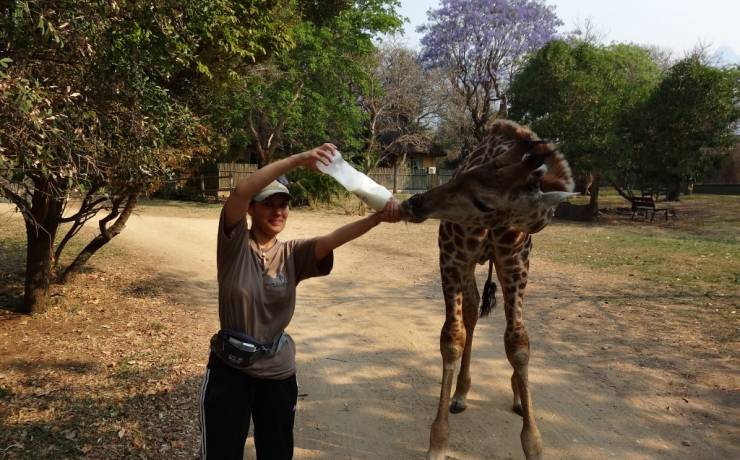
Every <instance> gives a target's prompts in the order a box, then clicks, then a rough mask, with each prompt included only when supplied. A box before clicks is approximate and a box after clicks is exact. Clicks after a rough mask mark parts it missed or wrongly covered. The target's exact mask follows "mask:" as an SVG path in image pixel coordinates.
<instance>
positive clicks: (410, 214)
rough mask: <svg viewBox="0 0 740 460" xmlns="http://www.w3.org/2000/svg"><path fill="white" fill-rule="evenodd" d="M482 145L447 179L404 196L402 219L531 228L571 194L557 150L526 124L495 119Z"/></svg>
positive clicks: (549, 216)
mask: <svg viewBox="0 0 740 460" xmlns="http://www.w3.org/2000/svg"><path fill="white" fill-rule="evenodd" d="M484 144H485V145H481V146H479V147H478V148H477V149H475V150H474V151H473V153H472V154H471V157H470V158H468V160H470V161H467V162H466V163H463V164H461V167H460V170H458V172H457V173H456V174H455V176H454V177H453V179H452V180H450V181H449V182H448V183H446V184H444V185H441V186H439V187H435V188H433V189H431V190H429V191H427V192H425V193H421V194H418V195H414V196H412V197H411V198H409V199H408V200H406V201H404V202H403V203H402V204H401V213H402V216H403V218H404V219H405V220H407V221H410V222H422V221H424V220H426V219H430V218H431V219H441V220H447V221H450V222H455V223H459V224H463V225H475V226H482V227H493V226H498V225H508V226H511V227H513V228H516V229H518V230H523V231H527V232H530V233H534V232H536V231H539V230H541V229H542V228H543V227H544V226H545V225H547V223H548V222H549V221H550V220H551V219H552V217H553V215H554V212H555V207H556V206H557V204H558V203H560V202H562V201H564V200H566V199H567V198H568V197H570V196H572V195H574V194H573V193H570V192H571V191H572V190H573V179H572V177H571V173H570V168H569V166H568V163H567V161H566V160H565V158H564V157H563V155H562V154H561V153H559V152H557V150H556V148H555V147H554V146H553V145H552V144H550V143H547V142H544V141H541V140H540V139H538V138H537V137H536V136H535V135H534V133H532V132H531V131H529V130H528V129H526V128H523V127H521V126H519V125H517V124H515V123H512V122H508V121H507V122H498V123H495V124H494V125H493V127H492V129H491V134H490V136H489V137H488V138H487V140H486V142H485V143H484ZM476 156H477V158H476Z"/></svg>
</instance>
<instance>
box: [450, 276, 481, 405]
mask: <svg viewBox="0 0 740 460" xmlns="http://www.w3.org/2000/svg"><path fill="white" fill-rule="evenodd" d="M466 273H467V275H468V276H467V277H466V278H465V286H464V294H463V324H464V325H465V348H464V349H463V355H462V359H461V361H460V372H459V374H458V375H457V384H456V385H455V395H454V396H453V397H452V404H450V412H451V413H453V414H459V413H460V412H462V411H464V410H465V409H467V407H468V404H467V397H468V392H469V391H470V383H471V378H470V358H471V350H472V348H473V332H474V331H475V325H476V323H477V322H478V303H479V301H480V296H479V295H478V287H477V286H476V284H475V266H472V267H470V269H469V270H468V271H467V272H466Z"/></svg>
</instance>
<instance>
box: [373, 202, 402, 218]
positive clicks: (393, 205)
mask: <svg viewBox="0 0 740 460" xmlns="http://www.w3.org/2000/svg"><path fill="white" fill-rule="evenodd" d="M376 215H377V218H378V220H379V221H380V222H391V223H393V222H398V221H399V220H401V209H400V203H399V202H398V200H397V199H395V198H391V199H390V200H388V202H387V203H386V204H385V207H384V208H383V209H382V210H380V211H378V212H377V213H376Z"/></svg>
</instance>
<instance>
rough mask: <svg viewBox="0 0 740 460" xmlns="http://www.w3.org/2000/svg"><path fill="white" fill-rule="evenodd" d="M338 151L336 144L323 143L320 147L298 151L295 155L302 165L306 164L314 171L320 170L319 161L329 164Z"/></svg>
mask: <svg viewBox="0 0 740 460" xmlns="http://www.w3.org/2000/svg"><path fill="white" fill-rule="evenodd" d="M336 151H337V147H336V146H335V145H334V144H329V143H326V144H322V145H320V146H319V147H315V148H313V149H311V150H307V151H305V152H302V153H297V154H296V155H295V156H296V158H297V160H298V163H299V164H300V165H301V166H305V167H307V168H309V169H313V170H314V171H318V170H319V167H318V164H319V162H321V163H323V164H325V165H326V166H329V165H330V164H331V162H332V159H333V158H334V154H335V153H336Z"/></svg>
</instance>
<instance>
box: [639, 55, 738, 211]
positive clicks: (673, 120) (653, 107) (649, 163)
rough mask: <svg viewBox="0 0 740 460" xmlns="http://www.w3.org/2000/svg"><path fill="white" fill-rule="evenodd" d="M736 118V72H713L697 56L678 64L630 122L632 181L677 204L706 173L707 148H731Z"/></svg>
mask: <svg viewBox="0 0 740 460" xmlns="http://www.w3.org/2000/svg"><path fill="white" fill-rule="evenodd" d="M739 118H740V69H738V68H737V67H735V68H727V69H718V68H715V67H711V66H708V65H706V64H704V63H703V62H702V60H701V58H700V56H696V55H694V56H689V57H687V58H685V59H683V60H681V61H679V62H678V63H676V64H675V65H673V67H671V68H670V70H669V71H668V73H667V74H666V76H665V78H664V79H663V81H661V82H660V85H659V86H658V87H657V88H656V89H655V91H654V92H653V93H652V94H651V95H650V97H649V98H648V99H647V100H646V101H644V102H643V103H642V104H640V105H639V106H638V107H636V108H635V109H634V110H633V111H632V113H631V116H630V117H629V121H630V122H629V124H628V128H627V129H628V132H629V134H630V139H631V141H632V155H631V160H632V171H633V174H634V176H635V177H636V180H637V181H638V182H639V183H640V184H642V185H644V186H648V187H659V188H666V189H667V190H668V199H678V196H679V193H680V191H681V190H682V189H683V188H684V187H685V185H686V184H687V182H689V181H691V180H695V179H696V178H699V177H701V176H702V175H703V174H704V172H705V170H706V167H707V166H708V165H709V163H710V161H711V159H712V158H711V155H709V152H710V149H722V148H731V147H734V146H735V142H736V139H737V134H736V130H737V127H738V119H739Z"/></svg>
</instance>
